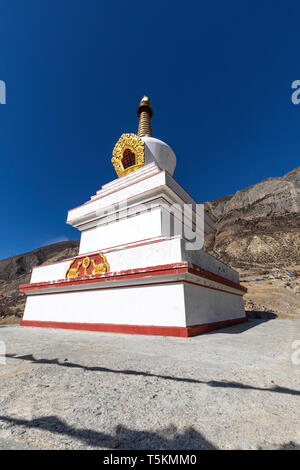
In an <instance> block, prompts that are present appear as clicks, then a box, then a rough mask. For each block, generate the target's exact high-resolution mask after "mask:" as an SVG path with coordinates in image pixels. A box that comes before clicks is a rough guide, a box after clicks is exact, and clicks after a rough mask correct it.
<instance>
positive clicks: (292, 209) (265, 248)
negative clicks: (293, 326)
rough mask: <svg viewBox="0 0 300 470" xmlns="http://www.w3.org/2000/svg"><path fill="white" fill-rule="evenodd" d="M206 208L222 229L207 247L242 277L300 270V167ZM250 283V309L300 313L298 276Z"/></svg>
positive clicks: (248, 300)
mask: <svg viewBox="0 0 300 470" xmlns="http://www.w3.org/2000/svg"><path fill="white" fill-rule="evenodd" d="M206 207H207V210H208V212H210V213H211V214H212V215H213V217H214V218H215V219H216V228H217V232H216V234H215V235H213V236H210V237H208V238H207V240H206V249H207V251H208V252H209V253H210V254H212V255H213V256H215V257H216V258H218V259H221V260H222V261H223V262H225V263H226V264H228V265H230V266H232V267H233V268H235V269H237V270H238V271H239V272H240V276H241V279H246V278H247V279H249V278H251V279H252V278H255V277H257V276H261V275H266V274H284V273H288V272H296V271H297V272H299V269H300V167H298V168H295V169H294V170H292V171H290V172H289V173H287V174H286V175H284V176H283V177H277V178H267V179H265V180H263V181H261V182H259V183H257V184H255V185H253V186H250V187H249V188H246V189H242V190H240V191H237V192H236V193H235V194H232V195H230V196H225V197H222V198H219V199H216V200H215V201H210V202H207V203H206ZM246 287H247V288H248V289H249V294H247V295H246V296H245V299H246V302H247V307H248V308H250V309H253V310H255V309H267V310H272V311H275V312H278V313H282V314H284V313H287V314H293V313H296V312H297V313H299V314H300V295H299V293H300V289H299V280H298V279H291V280H289V279H288V280H286V281H276V280H275V281H272V282H268V283H266V282H263V283H261V284H259V285H258V283H255V285H254V283H247V285H246ZM287 299H289V300H287Z"/></svg>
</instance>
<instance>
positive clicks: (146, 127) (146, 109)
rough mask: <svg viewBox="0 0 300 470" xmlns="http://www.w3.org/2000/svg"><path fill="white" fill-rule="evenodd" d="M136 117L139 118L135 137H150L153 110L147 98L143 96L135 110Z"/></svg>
mask: <svg viewBox="0 0 300 470" xmlns="http://www.w3.org/2000/svg"><path fill="white" fill-rule="evenodd" d="M137 115H138V117H139V118H140V121H139V128H138V133H137V135H138V136H139V137H142V136H143V135H146V136H148V137H152V127H151V118H152V116H153V109H152V107H151V103H150V100H149V98H148V96H144V97H143V99H142V100H141V102H140V104H139V107H138V110H137Z"/></svg>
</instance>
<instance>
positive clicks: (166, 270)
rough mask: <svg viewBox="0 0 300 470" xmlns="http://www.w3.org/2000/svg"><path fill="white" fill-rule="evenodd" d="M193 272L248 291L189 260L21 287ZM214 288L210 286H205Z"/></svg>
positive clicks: (57, 285)
mask: <svg viewBox="0 0 300 470" xmlns="http://www.w3.org/2000/svg"><path fill="white" fill-rule="evenodd" d="M186 273H191V274H194V275H196V276H199V277H203V278H206V279H209V280H211V281H214V282H217V283H219V284H222V285H225V286H227V287H232V288H234V289H237V290H239V291H241V292H247V289H246V288H245V287H243V286H240V285H239V284H237V283H235V282H233V281H230V280H229V279H225V278H223V277H222V276H219V275H217V274H214V273H212V272H210V271H207V270H205V269H203V268H200V267H199V266H195V265H192V266H189V265H188V262H186V261H185V262H183V263H172V264H166V265H161V266H148V267H147V268H137V269H129V270H126V271H118V272H112V273H105V274H99V275H95V276H88V277H84V278H79V279H72V280H69V279H59V280H57V281H47V282H35V283H32V284H22V285H20V287H19V289H20V292H26V291H33V290H37V289H48V288H49V289H50V288H55V287H67V286H78V285H81V284H95V283H103V282H108V281H120V280H122V281H123V280H131V279H140V278H144V277H150V276H151V277H157V276H166V275H174V274H186ZM203 287H208V288H211V289H213V287H210V286H203Z"/></svg>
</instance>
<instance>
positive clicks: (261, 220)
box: [0, 167, 300, 323]
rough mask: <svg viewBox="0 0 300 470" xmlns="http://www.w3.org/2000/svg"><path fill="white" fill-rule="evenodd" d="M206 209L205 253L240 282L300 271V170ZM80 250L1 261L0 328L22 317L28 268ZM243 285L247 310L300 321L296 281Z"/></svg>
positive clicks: (71, 246) (68, 246) (63, 248)
mask: <svg viewBox="0 0 300 470" xmlns="http://www.w3.org/2000/svg"><path fill="white" fill-rule="evenodd" d="M206 209H207V211H208V212H209V213H210V214H211V215H212V216H213V218H214V219H215V220H216V229H217V231H216V234H215V235H210V236H209V237H207V239H206V242H205V243H206V245H205V249H206V250H207V251H208V252H209V253H210V254H212V255H213V256H214V257H216V258H217V259H220V260H221V261H223V262H225V263H226V264H228V265H229V266H231V267H233V268H235V269H237V270H238V271H239V273H240V277H241V279H242V280H243V279H249V278H250V279H253V278H255V277H259V276H262V275H267V274H273V275H274V274H275V275H276V274H284V273H289V272H299V271H300V259H299V253H300V167H298V168H295V169H294V170H293V171H290V172H289V173H288V174H286V175H285V176H283V177H277V178H267V179H265V180H263V181H261V182H259V183H257V184H255V185H253V186H250V187H249V188H246V189H242V190H240V191H237V192H236V193H235V194H232V195H230V196H225V197H222V198H219V199H216V200H215V201H210V202H207V203H206ZM78 245H79V242H77V241H67V242H61V243H56V244H53V245H49V246H44V247H41V248H38V249H37V250H33V251H31V252H29V253H24V254H21V255H17V256H13V257H11V258H7V259H4V260H2V261H0V323H1V322H2V323H3V322H6V323H7V322H9V321H11V322H14V321H17V320H18V319H19V318H20V317H21V316H22V314H23V310H24V305H25V298H23V297H17V294H18V288H19V285H20V284H25V283H27V282H29V281H30V276H31V269H32V267H33V266H36V265H41V264H44V263H51V262H55V261H60V260H62V259H64V258H69V257H72V256H74V255H76V254H77V253H78ZM244 285H245V286H246V287H247V288H248V290H249V291H248V294H246V295H245V305H246V310H250V311H253V312H257V313H253V315H258V316H259V315H261V314H262V312H264V315H266V316H268V315H269V317H270V318H272V317H274V316H281V317H295V316H297V315H298V317H299V316H300V278H295V279H293V278H291V279H283V280H272V281H262V282H259V283H254V282H252V283H245V284H244ZM1 297H2V298H1ZM274 314H275V315H274Z"/></svg>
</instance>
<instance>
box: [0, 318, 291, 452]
mask: <svg viewBox="0 0 300 470" xmlns="http://www.w3.org/2000/svg"><path fill="white" fill-rule="evenodd" d="M296 340H300V321H298V320H295V321H293V320H271V321H267V322H263V321H259V320H250V321H249V322H248V323H246V324H241V325H237V326H233V327H230V328H227V329H223V330H219V331H217V332H213V333H210V334H207V335H202V336H198V337H196V338H189V339H185V338H167V337H151V336H138V335H137V336H133V335H115V334H109V333H106V334H104V333H93V332H81V331H71V330H54V329H43V328H24V327H23V328H22V327H18V326H0V341H4V342H5V344H6V353H7V357H6V364H4V365H0V415H1V416H0V449H28V448H36V449H157V450H158V449H174V450H175V449H259V448H263V449H278V448H286V449H293V448H298V447H300V364H299V365H296V364H293V362H292V359H291V356H292V353H293V351H294V350H293V349H292V344H293V342H294V341H296ZM298 357H299V358H300V354H299V355H298Z"/></svg>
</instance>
